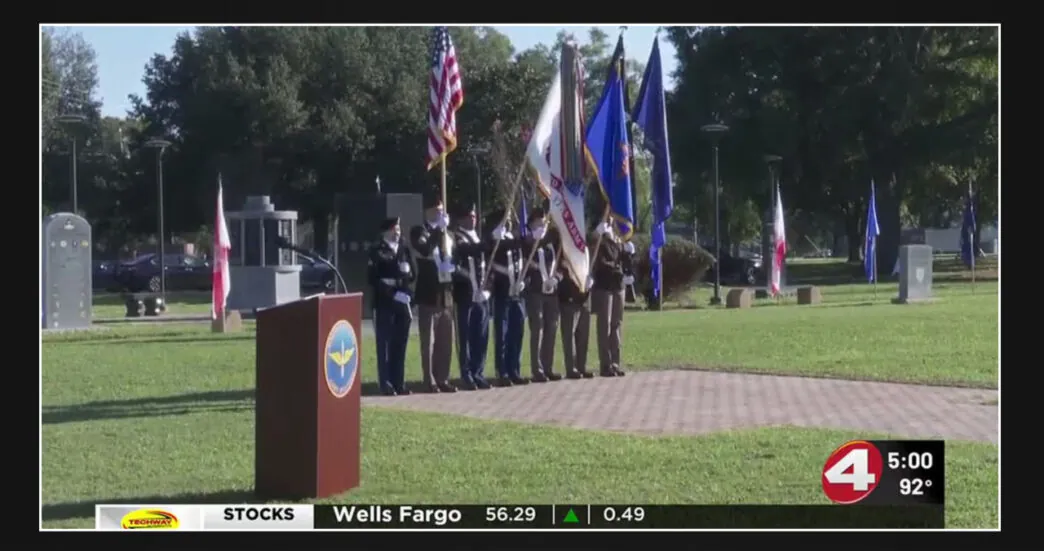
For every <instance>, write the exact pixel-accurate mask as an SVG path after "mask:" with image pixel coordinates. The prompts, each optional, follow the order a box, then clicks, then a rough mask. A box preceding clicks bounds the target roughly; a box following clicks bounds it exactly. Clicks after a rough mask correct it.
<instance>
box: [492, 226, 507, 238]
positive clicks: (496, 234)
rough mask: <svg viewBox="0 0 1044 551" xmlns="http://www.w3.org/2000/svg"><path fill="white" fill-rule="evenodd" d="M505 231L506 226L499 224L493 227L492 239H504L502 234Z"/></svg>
mask: <svg viewBox="0 0 1044 551" xmlns="http://www.w3.org/2000/svg"><path fill="white" fill-rule="evenodd" d="M506 233H507V228H505V227H504V225H503V224H501V225H499V226H497V227H495V228H493V239H496V240H497V241H500V240H501V239H504V234H506Z"/></svg>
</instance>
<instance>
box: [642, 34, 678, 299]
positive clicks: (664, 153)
mask: <svg viewBox="0 0 1044 551" xmlns="http://www.w3.org/2000/svg"><path fill="white" fill-rule="evenodd" d="M632 118H633V119H634V122H635V123H636V124H637V125H638V127H639V128H641V129H642V136H643V138H644V139H643V142H642V145H643V146H644V147H645V150H646V151H648V152H649V154H650V155H652V157H653V164H652V178H651V180H652V228H651V234H652V235H651V238H652V239H651V242H650V246H649V262H650V266H651V268H652V269H651V271H652V274H651V275H652V281H653V296H654V297H659V296H660V292H661V289H660V282H661V279H662V278H661V277H660V276H661V274H660V269H661V266H660V249H662V248H663V247H664V246H665V245H666V244H667V229H666V223H667V219H668V218H670V217H671V213H672V212H673V211H674V186H673V183H672V182H671V152H670V147H669V143H668V140H667V102H666V101H665V99H664V91H663V67H662V64H661V62H660V40H659V38H654V39H653V48H652V53H650V54H649V62H648V63H647V64H646V65H645V74H644V75H642V85H641V86H640V87H639V88H638V101H637V103H636V104H635V107H634V116H633V117H632Z"/></svg>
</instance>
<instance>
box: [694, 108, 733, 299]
mask: <svg viewBox="0 0 1044 551" xmlns="http://www.w3.org/2000/svg"><path fill="white" fill-rule="evenodd" d="M700 131H701V132H703V133H704V134H706V135H707V136H708V137H709V138H710V140H711V145H712V146H713V147H714V258H715V261H714V296H713V297H712V298H711V301H710V303H711V304H712V305H718V304H721V262H719V258H720V257H721V206H720V195H721V181H720V179H719V174H718V143H719V142H720V141H721V137H722V136H723V135H724V134H725V133H726V132H728V131H729V127H728V126H725V125H724V124H706V125H703V126H701V127H700Z"/></svg>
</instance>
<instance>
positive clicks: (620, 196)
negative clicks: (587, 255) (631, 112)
mask: <svg viewBox="0 0 1044 551" xmlns="http://www.w3.org/2000/svg"><path fill="white" fill-rule="evenodd" d="M620 74H621V72H620V71H612V72H610V74H609V78H610V80H609V82H608V83H607V84H606V86H607V89H606V92H605V94H603V95H602V101H601V103H599V104H598V107H596V108H595V114H594V116H593V117H592V118H591V124H590V126H588V127H587V139H586V141H585V143H586V145H587V148H588V149H589V150H590V151H591V156H592V157H593V158H594V163H595V167H596V172H595V175H596V176H597V179H598V183H599V189H601V190H602V198H603V199H605V201H606V203H607V204H608V205H609V209H610V211H611V212H612V214H613V219H614V221H615V222H616V225H617V231H618V232H619V235H620V237H621V238H622V239H623V240H624V241H626V240H628V239H630V238H631V235H632V234H633V233H634V203H633V201H632V199H633V197H634V193H633V191H632V189H631V143H630V141H629V140H628V138H627V106H626V105H624V96H623V80H622V79H621V78H620Z"/></svg>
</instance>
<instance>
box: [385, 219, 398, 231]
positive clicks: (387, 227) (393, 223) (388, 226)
mask: <svg viewBox="0 0 1044 551" xmlns="http://www.w3.org/2000/svg"><path fill="white" fill-rule="evenodd" d="M398 225H399V217H398V216H392V217H389V218H385V219H384V220H382V221H381V231H388V230H390V229H392V228H394V227H395V226H398Z"/></svg>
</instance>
